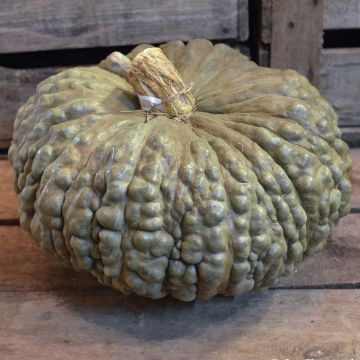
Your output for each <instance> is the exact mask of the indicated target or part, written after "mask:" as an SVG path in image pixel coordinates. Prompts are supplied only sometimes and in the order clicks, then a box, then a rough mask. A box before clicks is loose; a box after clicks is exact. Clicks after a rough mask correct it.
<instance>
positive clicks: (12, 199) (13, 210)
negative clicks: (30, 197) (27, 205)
mask: <svg viewBox="0 0 360 360" xmlns="http://www.w3.org/2000/svg"><path fill="white" fill-rule="evenodd" d="M12 177H13V173H12V169H11V165H10V162H9V161H8V160H0V178H1V181H0V221H1V220H4V219H16V218H18V204H19V203H18V199H17V195H16V193H15V190H14V189H13V181H12Z"/></svg>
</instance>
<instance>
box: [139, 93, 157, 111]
mask: <svg viewBox="0 0 360 360" xmlns="http://www.w3.org/2000/svg"><path fill="white" fill-rule="evenodd" d="M138 97H139V101H140V105H141V109H143V110H151V109H152V108H153V107H154V106H156V105H160V104H161V99H159V98H157V97H154V96H144V95H138Z"/></svg>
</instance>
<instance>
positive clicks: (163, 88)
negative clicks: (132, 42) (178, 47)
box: [128, 48, 195, 119]
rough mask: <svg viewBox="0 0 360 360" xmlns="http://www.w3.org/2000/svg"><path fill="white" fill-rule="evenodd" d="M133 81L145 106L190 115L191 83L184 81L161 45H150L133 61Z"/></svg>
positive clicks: (171, 114)
mask: <svg viewBox="0 0 360 360" xmlns="http://www.w3.org/2000/svg"><path fill="white" fill-rule="evenodd" d="M128 80H129V83H130V85H131V86H132V87H133V88H134V90H135V91H136V92H137V94H138V96H139V99H140V103H141V106H142V109H143V110H150V108H151V109H152V110H155V111H158V112H163V113H166V114H167V115H168V116H169V117H170V118H173V117H180V118H183V119H186V118H188V117H189V116H190V115H191V114H192V113H193V112H194V111H195V99H194V97H193V95H192V94H191V92H190V90H191V86H187V85H185V83H184V81H183V80H182V78H181V76H180V74H179V73H178V71H177V70H176V69H175V66H174V65H173V63H172V62H171V61H170V60H169V59H168V58H167V57H166V56H165V54H164V53H163V52H162V50H161V49H160V48H148V49H145V50H144V51H142V52H140V53H139V54H138V55H136V56H135V58H134V59H133V61H132V64H131V67H130V71H129V77H128Z"/></svg>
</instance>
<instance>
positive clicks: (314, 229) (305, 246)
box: [9, 40, 351, 301]
mask: <svg viewBox="0 0 360 360" xmlns="http://www.w3.org/2000/svg"><path fill="white" fill-rule="evenodd" d="M337 120H338V119H337V115H336V114H335V112H334V110H333V109H332V107H331V106H330V105H329V104H328V103H327V102H326V101H325V100H324V99H323V98H322V97H321V96H320V94H319V92H318V90H317V89H316V88H314V87H313V86H312V85H310V83H309V82H308V80H307V79H306V78H304V77H303V76H301V75H299V74H298V73H296V72H295V71H292V70H275V69H269V68H264V67H260V66H257V65H256V64H255V63H253V62H252V61H250V60H249V59H248V58H247V57H245V56H243V55H241V54H240V53H239V52H238V51H236V50H234V49H232V48H230V47H229V46H227V45H225V44H216V45H213V44H212V43H211V42H209V41H207V40H193V41H189V42H188V43H187V44H186V45H185V44H184V43H183V42H181V41H173V42H169V43H166V44H163V45H161V46H160V47H152V46H150V45H140V46H138V47H136V48H135V49H133V50H132V51H131V52H130V53H129V54H127V55H126V56H125V55H123V54H121V53H119V52H114V53H112V54H110V55H109V56H108V57H107V58H106V59H105V60H103V61H101V62H100V64H99V65H96V66H90V67H77V68H73V69H68V70H65V71H63V72H61V73H59V74H56V75H54V76H51V77H49V78H48V79H46V80H44V81H43V82H41V83H40V84H39V85H38V86H37V89H36V93H35V95H34V96H32V97H31V98H30V99H29V100H28V101H27V103H26V104H24V105H23V106H22V107H21V108H20V109H19V111H18V113H17V117H16V120H15V131H14V137H13V141H12V145H11V147H10V150H9V158H10V160H11V162H12V165H13V168H14V173H15V175H14V185H15V189H16V192H17V193H18V197H19V199H20V223H21V226H22V227H23V228H24V229H25V230H27V231H28V232H30V233H31V234H32V237H33V239H34V241H35V242H36V243H37V244H38V245H39V246H40V247H41V248H42V249H43V250H45V251H46V252H47V253H49V254H51V255H53V256H54V257H55V258H56V259H58V260H59V261H60V262H62V263H64V264H65V265H70V266H72V267H73V268H75V269H76V270H83V271H88V272H90V273H91V274H92V275H94V276H95V277H96V278H97V279H98V280H99V281H100V282H101V283H103V284H105V285H108V286H111V287H112V288H114V289H116V290H119V291H121V292H122V293H124V294H131V293H135V294H137V295H139V296H143V297H149V298H153V299H158V298H162V297H164V296H166V295H167V294H170V295H171V296H173V297H175V298H177V299H179V300H182V301H191V300H194V299H196V298H199V299H209V298H211V297H212V296H214V295H216V294H222V295H226V296H234V295H238V294H241V293H244V292H247V291H249V290H252V289H260V288H267V287H270V286H272V285H274V284H275V283H276V281H277V280H278V279H279V277H280V276H284V275H288V274H291V273H292V272H294V271H295V270H296V269H297V268H298V266H299V264H300V263H301V261H302V260H303V259H304V258H305V257H306V256H308V255H311V254H313V253H315V252H317V251H319V250H321V249H322V248H323V247H324V246H325V244H326V242H327V239H328V238H329V236H330V234H331V231H332V230H333V229H334V227H335V225H336V223H337V222H338V220H339V218H341V217H343V216H344V215H346V214H347V213H348V212H349V200H350V194H351V185H350V181H349V174H350V170H351V160H350V158H349V153H348V147H347V145H346V144H345V143H344V142H343V141H342V140H341V138H340V136H341V133H340V130H339V128H338V126H337ZM29 261H30V260H29ZM32 261H36V259H32Z"/></svg>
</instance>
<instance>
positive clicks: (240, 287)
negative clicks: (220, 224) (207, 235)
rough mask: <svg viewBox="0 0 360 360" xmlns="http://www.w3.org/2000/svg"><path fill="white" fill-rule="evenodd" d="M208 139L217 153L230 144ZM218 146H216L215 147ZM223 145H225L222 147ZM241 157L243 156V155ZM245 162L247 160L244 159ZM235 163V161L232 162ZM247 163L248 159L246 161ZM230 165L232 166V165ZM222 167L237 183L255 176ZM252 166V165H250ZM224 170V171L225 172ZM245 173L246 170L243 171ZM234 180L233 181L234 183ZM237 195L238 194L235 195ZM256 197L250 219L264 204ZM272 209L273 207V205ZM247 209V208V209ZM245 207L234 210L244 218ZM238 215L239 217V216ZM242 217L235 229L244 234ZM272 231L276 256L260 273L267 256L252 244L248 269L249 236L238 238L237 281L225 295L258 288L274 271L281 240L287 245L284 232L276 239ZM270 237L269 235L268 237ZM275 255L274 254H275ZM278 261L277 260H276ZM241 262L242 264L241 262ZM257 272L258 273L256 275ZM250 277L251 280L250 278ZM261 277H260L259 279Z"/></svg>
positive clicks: (235, 268)
mask: <svg viewBox="0 0 360 360" xmlns="http://www.w3.org/2000/svg"><path fill="white" fill-rule="evenodd" d="M201 132H202V133H205V134H206V131H204V130H201ZM208 138H209V139H210V141H211V142H212V146H213V147H214V149H216V150H215V151H216V152H218V151H221V148H222V147H224V146H225V147H228V146H229V144H227V143H224V141H223V140H220V139H219V138H216V137H214V136H212V135H209V136H208ZM215 144H216V145H215ZM221 144H223V145H221ZM238 154H239V155H240V154H241V153H240V152H238ZM241 156H243V155H242V154H241ZM244 160H245V159H244ZM231 161H232V162H231V163H233V161H234V160H231ZM246 161H247V159H246ZM231 163H230V164H231ZM221 165H222V168H223V169H224V170H225V172H228V173H229V174H230V179H233V180H235V181H240V182H241V181H244V180H245V179H247V177H248V176H249V178H248V179H249V180H248V181H250V178H251V177H252V176H255V174H253V175H250V174H251V172H252V170H251V168H249V172H247V171H246V172H245V173H244V175H245V174H248V175H245V176H246V177H245V178H243V176H244V175H241V173H240V174H239V173H237V172H234V170H235V168H234V169H233V170H231V165H230V168H229V169H228V167H227V166H226V165H225V163H221ZM249 165H250V164H249ZM224 170H223V171H224ZM243 171H245V169H244V170H243ZM233 180H232V181H233ZM258 186H259V187H262V185H261V184H260V183H258ZM226 187H227V192H228V194H229V193H230V194H231V185H230V184H229V185H226ZM262 191H263V193H262V194H263V196H268V195H267V194H266V193H265V191H264V190H262ZM235 194H236V193H235ZM254 196H256V200H255V203H254V199H252V200H251V201H250V200H248V201H249V204H250V205H251V207H250V211H248V213H249V214H250V217H252V216H253V214H252V213H253V209H254V211H255V210H256V211H257V206H259V205H260V206H262V205H261V203H262V201H263V200H262V199H261V196H260V197H259V196H258V195H257V194H255V193H254ZM271 207H272V205H271ZM245 209H246V208H245ZM245 209H244V208H243V206H242V207H241V208H233V210H235V213H237V214H239V215H241V216H243V215H244V210H245ZM266 212H267V214H266V219H267V220H266V221H267V222H269V223H270V224H272V223H274V220H272V217H271V216H269V213H268V209H267V210H266ZM245 214H246V211H245ZM239 215H237V216H239ZM239 220H241V217H239V218H238V219H236V222H235V223H234V225H235V228H236V229H237V231H238V232H240V234H242V232H241V231H240V229H243V226H244V225H243V224H242V222H241V221H239ZM238 226H240V228H238ZM249 231H250V230H249ZM272 231H274V233H272V235H271V237H272V245H270V248H269V250H270V249H275V248H274V246H275V247H276V250H275V252H276V254H277V255H276V256H275V258H274V259H273V260H274V261H272V262H268V261H266V264H265V266H264V268H263V270H262V271H261V272H260V273H259V271H258V270H257V269H258V264H259V265H260V264H263V262H262V260H263V259H266V255H262V256H261V257H260V258H258V256H257V255H256V253H257V251H256V249H254V247H253V243H252V242H251V248H250V249H249V250H248V251H249V253H248V254H247V256H246V255H245V258H246V257H247V259H246V261H248V263H249V264H252V265H251V267H249V268H246V265H245V264H246V263H244V253H243V252H244V249H242V248H243V247H244V239H245V238H246V237H247V235H246V234H245V237H244V236H243V235H240V238H237V239H236V242H239V244H240V243H241V244H242V245H241V246H240V245H236V248H237V252H238V253H239V255H238V256H240V257H239V258H237V257H236V258H235V260H236V261H234V263H233V268H232V269H233V270H232V272H234V275H231V276H232V277H234V276H235V279H236V280H235V281H231V282H230V283H229V284H228V286H227V289H226V292H225V294H229V295H231V294H232V295H235V294H238V293H239V292H243V291H247V290H249V289H251V288H252V287H254V286H256V287H258V286H259V285H260V282H263V281H264V280H265V276H266V275H267V273H268V272H269V271H271V269H273V263H274V262H275V261H277V260H279V259H280V257H281V256H282V255H281V254H283V251H281V245H280V246H279V238H280V239H282V240H281V241H282V247H283V248H284V246H285V248H286V247H287V245H286V243H285V240H284V238H283V235H282V232H280V233H279V232H278V231H277V232H276V234H277V235H276V236H275V237H274V235H275V231H276V230H275V227H274V228H273V229H272ZM281 231H282V230H281ZM235 234H236V233H235ZM252 236H253V234H252V233H251V237H252ZM268 236H269V235H268ZM234 241H235V238H233V240H232V244H233V245H232V247H233V248H234V246H235V245H234V244H235V242H234ZM273 254H274V252H273ZM276 259H277V260H276ZM239 260H240V262H239ZM258 260H259V261H258ZM245 269H247V272H245V274H244V270H245ZM255 271H256V273H255ZM238 273H239V274H243V275H242V280H241V278H240V279H239V275H235V274H238ZM278 275H281V272H280V273H279V274H278ZM244 276H246V279H245V278H244ZM249 276H250V278H249ZM259 276H260V277H259ZM252 278H254V280H255V281H256V283H255V284H254V283H251V282H250V281H251V279H252Z"/></svg>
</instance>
